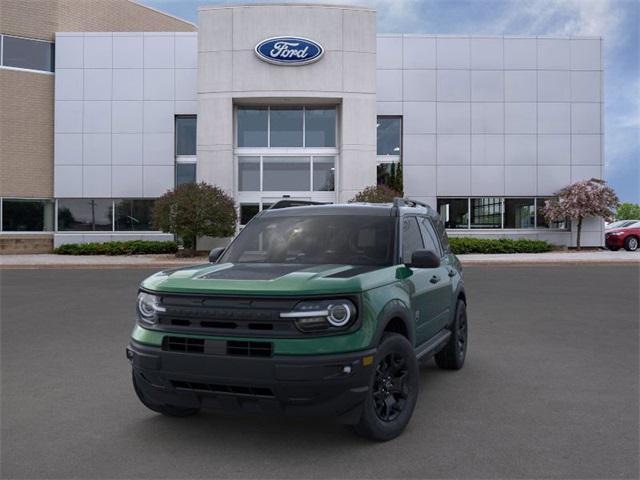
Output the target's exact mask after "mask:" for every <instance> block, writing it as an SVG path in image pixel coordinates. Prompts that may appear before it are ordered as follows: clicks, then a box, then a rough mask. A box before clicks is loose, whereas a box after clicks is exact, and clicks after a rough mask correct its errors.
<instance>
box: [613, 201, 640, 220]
mask: <svg viewBox="0 0 640 480" xmlns="http://www.w3.org/2000/svg"><path fill="white" fill-rule="evenodd" d="M616 220H640V205H638V204H637V203H631V202H623V203H621V204H620V206H619V207H618V208H617V209H616Z"/></svg>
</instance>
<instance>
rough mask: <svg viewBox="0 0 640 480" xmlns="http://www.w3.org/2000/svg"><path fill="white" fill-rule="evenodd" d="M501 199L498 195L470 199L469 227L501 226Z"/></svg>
mask: <svg viewBox="0 0 640 480" xmlns="http://www.w3.org/2000/svg"><path fill="white" fill-rule="evenodd" d="M501 225H502V200H501V198H500V197H484V198H472V199H471V228H501Z"/></svg>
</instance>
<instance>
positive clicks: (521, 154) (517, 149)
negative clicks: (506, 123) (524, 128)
mask: <svg viewBox="0 0 640 480" xmlns="http://www.w3.org/2000/svg"><path fill="white" fill-rule="evenodd" d="M504 161H505V163H506V164H508V165H535V164H536V163H537V135H506V136H505V138H504Z"/></svg>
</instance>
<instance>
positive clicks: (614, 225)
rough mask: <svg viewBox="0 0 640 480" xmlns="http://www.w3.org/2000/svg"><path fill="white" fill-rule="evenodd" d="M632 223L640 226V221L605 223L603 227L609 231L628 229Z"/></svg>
mask: <svg viewBox="0 0 640 480" xmlns="http://www.w3.org/2000/svg"><path fill="white" fill-rule="evenodd" d="M634 223H637V224H640V220H617V221H615V222H611V223H607V224H606V225H605V227H604V228H605V230H611V229H613V228H624V227H630V226H631V225H633V224H634Z"/></svg>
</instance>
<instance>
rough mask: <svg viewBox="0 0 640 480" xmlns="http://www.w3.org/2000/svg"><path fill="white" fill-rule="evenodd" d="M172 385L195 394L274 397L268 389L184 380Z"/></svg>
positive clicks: (173, 381) (172, 382)
mask: <svg viewBox="0 0 640 480" xmlns="http://www.w3.org/2000/svg"><path fill="white" fill-rule="evenodd" d="M171 385H173V388H176V389H178V390H190V391H194V392H209V393H226V394H229V395H246V396H251V397H271V398H273V397H274V395H273V391H272V390H271V389H270V388H266V387H247V386H241V385H219V384H213V383H197V382H185V381H182V380H171Z"/></svg>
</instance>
